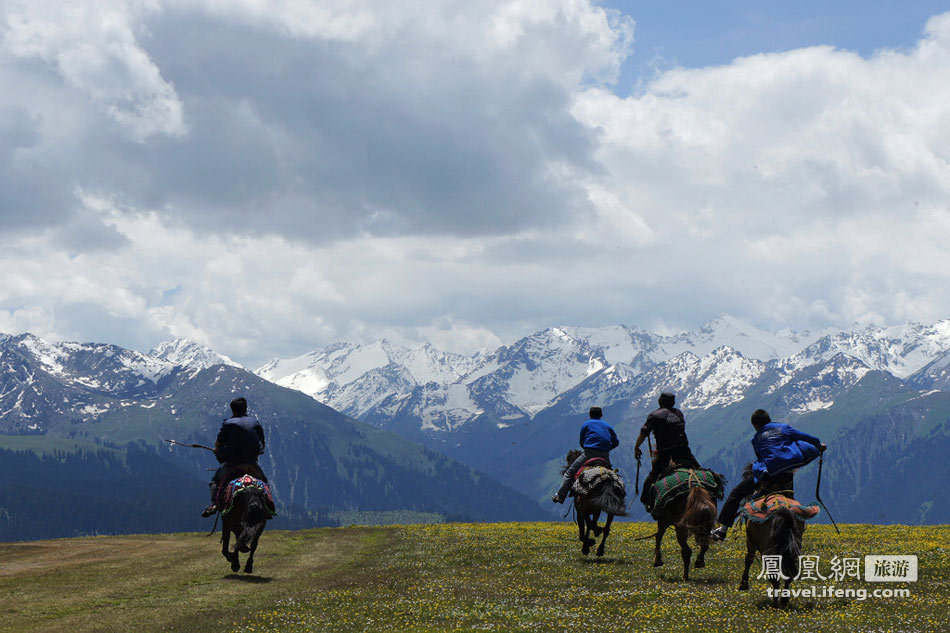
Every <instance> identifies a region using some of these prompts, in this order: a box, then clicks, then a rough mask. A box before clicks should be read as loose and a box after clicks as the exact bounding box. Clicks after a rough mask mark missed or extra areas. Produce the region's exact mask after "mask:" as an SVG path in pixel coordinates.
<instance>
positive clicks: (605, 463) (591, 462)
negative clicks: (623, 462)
mask: <svg viewBox="0 0 950 633" xmlns="http://www.w3.org/2000/svg"><path fill="white" fill-rule="evenodd" d="M588 468H606V469H607V470H613V467H612V466H611V465H610V460H609V459H607V458H605V457H591V458H590V459H588V460H587V461H586V462H584V463H583V464H581V467H580V468H578V469H577V472H576V473H574V481H577V480H578V479H579V478H580V476H581V473H583V472H584V471H585V470H587V469H588Z"/></svg>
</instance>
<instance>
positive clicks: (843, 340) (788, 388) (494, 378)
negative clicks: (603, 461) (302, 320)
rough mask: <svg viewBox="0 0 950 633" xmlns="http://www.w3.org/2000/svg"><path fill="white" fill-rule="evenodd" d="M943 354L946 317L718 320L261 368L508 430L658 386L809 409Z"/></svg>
mask: <svg viewBox="0 0 950 633" xmlns="http://www.w3.org/2000/svg"><path fill="white" fill-rule="evenodd" d="M947 354H950V320H948V321H940V322H938V323H935V324H933V325H919V324H907V325H903V326H897V327H890V328H873V327H866V328H862V329H857V330H854V331H843V330H839V329H836V328H829V329H826V330H821V331H816V332H794V331H791V330H787V329H786V330H782V331H780V332H777V333H772V332H767V331H765V330H761V329H759V328H756V327H753V326H751V325H748V324H746V323H744V322H742V321H740V320H739V319H735V318H733V317H729V316H721V317H719V318H717V319H714V320H713V321H711V322H709V323H707V324H705V325H703V326H702V327H700V328H699V329H697V330H695V331H693V332H685V333H682V334H678V335H673V336H662V335H658V334H651V333H649V332H646V331H644V330H641V329H637V328H630V327H627V326H623V325H618V326H610V327H603V328H581V327H552V328H547V329H545V330H541V331H539V332H536V333H534V334H532V335H530V336H527V337H524V338H522V339H520V340H518V341H516V342H514V343H513V344H511V345H506V346H502V347H500V348H498V349H496V350H494V351H492V352H480V353H478V354H475V355H472V356H462V355H458V354H449V353H446V352H441V351H439V350H437V349H436V348H434V347H433V346H432V345H430V344H425V345H423V346H421V347H419V348H414V349H410V348H405V347H401V346H398V345H394V344H392V343H389V342H387V341H385V340H384V341H379V342H377V343H373V344H370V345H354V344H346V343H340V344H335V345H331V346H329V347H327V348H325V349H324V350H319V351H315V352H311V353H309V354H306V355H304V356H300V357H297V358H294V359H288V360H280V359H277V360H274V361H271V362H270V363H268V364H267V365H265V366H263V367H261V368H260V369H259V370H258V371H257V373H258V375H260V376H261V377H263V378H265V379H267V380H271V381H273V382H276V383H278V384H280V385H283V386H286V387H291V388H294V389H298V390H300V391H303V392H305V393H307V394H309V395H311V396H312V397H314V398H316V399H317V400H319V401H321V402H323V403H325V404H327V405H329V406H331V407H334V408H336V409H338V410H341V411H344V412H346V413H348V414H349V415H352V416H354V417H358V418H360V419H363V420H365V421H368V422H371V423H373V424H376V425H378V426H381V427H387V426H389V425H391V424H394V423H396V422H395V421H397V420H398V421H399V422H398V423H399V424H401V425H403V426H404V427H406V428H409V427H413V426H414V427H415V428H416V429H417V430H426V431H453V430H457V429H460V428H462V427H464V426H465V425H466V423H468V422H470V421H472V420H474V419H476V418H484V417H485V416H488V418H490V419H492V420H494V422H495V424H496V426H498V427H501V428H504V427H506V426H508V425H509V424H511V423H513V422H514V421H526V420H530V419H532V418H533V417H534V416H536V415H537V414H538V413H540V412H541V411H544V410H545V409H548V408H550V407H561V408H563V407H567V406H570V407H571V408H572V409H573V410H575V411H577V412H582V411H584V410H586V408H587V407H588V406H590V405H592V404H600V405H609V404H612V403H615V402H620V401H627V402H630V403H632V404H637V405H638V406H639V405H642V406H648V404H649V403H651V402H652V401H654V400H655V398H656V395H657V394H658V393H659V391H660V390H661V389H672V390H674V391H676V392H677V393H678V394H679V398H678V402H679V403H680V406H682V408H683V409H684V410H693V411H697V410H707V409H710V408H715V407H725V406H728V405H730V404H733V403H735V402H738V401H740V400H742V399H743V398H744V397H745V395H746V394H747V393H750V392H751V391H753V390H755V389H758V390H759V391H762V392H763V393H765V394H773V393H776V392H778V391H779V390H782V394H783V395H782V402H783V403H786V404H787V406H788V412H790V413H792V414H797V413H804V412H808V411H814V410H820V409H824V408H828V407H830V406H832V405H833V403H834V401H835V397H836V395H837V394H838V393H840V392H841V391H843V390H847V389H849V388H850V387H851V386H853V385H854V384H856V383H857V382H858V381H860V380H861V378H862V377H863V376H864V375H865V374H866V373H867V372H868V371H872V370H879V371H884V372H887V373H889V374H891V375H893V376H896V377H898V378H907V377H908V376H911V375H913V374H914V373H916V372H918V371H920V370H921V369H923V368H924V367H925V366H927V365H928V363H933V362H935V361H936V360H937V359H939V358H943V357H944V355H947ZM947 364H950V361H948V363H947ZM933 371H936V370H935V369H934V370H933Z"/></svg>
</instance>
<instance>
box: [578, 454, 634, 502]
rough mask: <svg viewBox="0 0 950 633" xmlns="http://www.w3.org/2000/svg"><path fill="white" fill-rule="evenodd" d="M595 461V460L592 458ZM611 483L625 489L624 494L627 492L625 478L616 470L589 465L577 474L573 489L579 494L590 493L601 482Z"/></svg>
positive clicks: (622, 489)
mask: <svg viewBox="0 0 950 633" xmlns="http://www.w3.org/2000/svg"><path fill="white" fill-rule="evenodd" d="M591 461H593V460H591ZM605 483H609V484H611V485H614V486H617V487H619V488H620V490H621V491H623V496H626V494H627V488H626V486H625V485H624V483H623V478H622V477H621V476H620V473H618V472H617V471H616V470H613V469H610V468H605V467H604V466H587V467H585V468H584V469H583V470H581V471H580V472H579V473H578V474H577V478H576V479H574V485H573V486H571V491H572V492H573V493H574V494H575V495H578V496H585V495H589V494H590V493H591V492H593V491H594V489H595V488H597V487H598V486H600V485H601V484H605Z"/></svg>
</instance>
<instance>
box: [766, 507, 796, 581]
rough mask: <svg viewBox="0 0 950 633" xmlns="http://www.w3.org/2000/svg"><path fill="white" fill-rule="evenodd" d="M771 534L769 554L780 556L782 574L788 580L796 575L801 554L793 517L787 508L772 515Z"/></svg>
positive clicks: (779, 509)
mask: <svg viewBox="0 0 950 633" xmlns="http://www.w3.org/2000/svg"><path fill="white" fill-rule="evenodd" d="M771 522H772V533H771V536H770V538H769V541H770V542H771V547H770V548H769V549H770V550H771V551H770V552H769V553H770V554H773V555H774V554H781V556H782V573H783V574H784V575H786V576H788V577H789V578H794V577H795V576H797V575H798V557H799V556H801V553H802V542H801V540H800V538H799V535H798V525H797V523H796V522H797V519H796V518H795V515H794V514H792V512H791V510H789V509H788V508H778V509H777V510H775V511H774V512H773V513H772V518H771Z"/></svg>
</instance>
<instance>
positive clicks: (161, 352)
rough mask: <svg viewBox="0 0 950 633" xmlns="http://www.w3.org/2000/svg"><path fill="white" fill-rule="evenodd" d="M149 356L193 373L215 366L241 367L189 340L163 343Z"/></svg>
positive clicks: (181, 339)
mask: <svg viewBox="0 0 950 633" xmlns="http://www.w3.org/2000/svg"><path fill="white" fill-rule="evenodd" d="M148 355H149V356H151V357H153V358H158V359H161V360H164V361H166V362H169V363H171V364H172V365H180V366H183V367H188V368H190V369H191V370H192V371H200V370H202V369H207V368H208V367H214V366H215V365H229V366H231V367H241V365H239V364H238V363H235V362H234V361H233V360H231V359H230V358H228V357H227V356H225V355H224V354H219V353H218V352H216V351H214V350H213V349H210V348H208V347H205V346H204V345H200V344H198V343H196V342H194V341H192V340H191V339H187V338H177V339H173V340H170V341H162V342H161V343H159V344H158V345H156V346H155V347H153V348H152V349H151V351H149V353H148Z"/></svg>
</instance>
